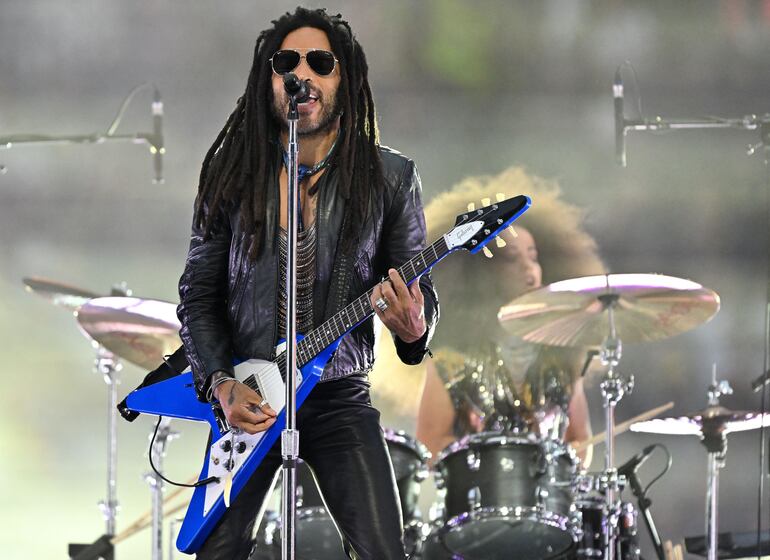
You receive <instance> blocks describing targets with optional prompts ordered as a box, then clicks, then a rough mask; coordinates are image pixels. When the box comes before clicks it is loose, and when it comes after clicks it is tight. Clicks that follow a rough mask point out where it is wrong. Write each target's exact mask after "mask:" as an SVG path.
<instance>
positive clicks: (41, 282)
mask: <svg viewBox="0 0 770 560" xmlns="http://www.w3.org/2000/svg"><path fill="white" fill-rule="evenodd" d="M22 282H24V286H25V289H26V290H27V291H28V292H30V293H33V294H37V295H39V296H41V297H44V298H45V299H47V300H49V301H50V302H51V303H53V304H54V305H58V306H59V307H64V308H66V309H70V310H73V311H74V310H75V309H77V308H78V307H80V306H81V305H83V304H84V303H85V302H87V301H88V300H90V299H93V298H98V297H99V294H95V293H94V292H89V291H88V290H82V289H80V288H76V287H75V286H70V285H69V284H63V283H61V282H56V281H55V280H49V279H47V278H40V277H35V276H33V277H32V278H24V279H22Z"/></svg>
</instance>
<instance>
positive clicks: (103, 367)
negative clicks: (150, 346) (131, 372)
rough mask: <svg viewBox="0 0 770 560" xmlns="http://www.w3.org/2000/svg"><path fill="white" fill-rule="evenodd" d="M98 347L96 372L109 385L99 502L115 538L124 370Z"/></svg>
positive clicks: (104, 350) (110, 355)
mask: <svg viewBox="0 0 770 560" xmlns="http://www.w3.org/2000/svg"><path fill="white" fill-rule="evenodd" d="M93 344H94V346H95V347H96V361H95V362H94V371H95V372H96V373H100V374H102V376H103V377H104V382H105V383H106V384H107V418H108V420H107V424H108V425H107V499H106V500H101V501H100V502H99V509H100V510H101V512H102V515H103V516H104V521H105V523H106V530H105V534H106V535H108V536H110V537H114V536H115V524H116V517H117V515H118V509H119V506H118V496H117V484H116V479H117V465H118V430H117V428H118V423H117V421H118V385H119V384H120V378H119V376H118V372H120V370H121V369H123V364H121V363H120V361H119V360H117V359H116V358H115V355H114V354H113V353H112V352H110V351H109V350H107V349H106V348H104V347H103V346H101V345H100V344H98V343H96V342H93Z"/></svg>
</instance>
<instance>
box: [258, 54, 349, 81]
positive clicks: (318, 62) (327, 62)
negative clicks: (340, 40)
mask: <svg viewBox="0 0 770 560" xmlns="http://www.w3.org/2000/svg"><path fill="white" fill-rule="evenodd" d="M303 58H304V59H305V60H306V61H307V65H308V66H310V69H311V70H312V71H313V72H315V73H316V74H318V75H319V76H328V75H329V74H331V73H332V72H334V67H335V66H336V64H337V62H338V61H337V59H336V58H335V57H334V54H333V53H330V52H329V51H324V50H321V49H309V50H308V51H307V52H306V53H305V54H301V53H300V52H299V51H297V50H293V49H283V50H280V51H277V52H276V53H275V54H274V55H273V56H271V57H270V64H271V66H272V67H273V72H275V73H276V74H278V75H279V76H283V75H284V74H286V73H287V72H291V71H292V70H294V69H295V68H296V67H297V66H299V63H300V61H301V60H302V59H303Z"/></svg>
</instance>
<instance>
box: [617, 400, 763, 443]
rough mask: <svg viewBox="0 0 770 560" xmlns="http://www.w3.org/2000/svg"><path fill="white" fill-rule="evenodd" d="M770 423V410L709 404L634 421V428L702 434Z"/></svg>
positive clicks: (667, 432) (693, 434)
mask: <svg viewBox="0 0 770 560" xmlns="http://www.w3.org/2000/svg"><path fill="white" fill-rule="evenodd" d="M763 425H764V426H765V427H767V426H770V414H765V415H764V416H763V415H762V413H760V412H750V411H733V410H729V409H727V408H724V407H722V406H709V407H706V408H704V409H703V410H702V411H700V412H695V413H693V414H688V415H686V416H679V417H676V418H655V419H653V420H646V421H644V422H636V423H635V424H632V425H631V431H632V432H644V433H648V434H667V435H687V436H699V435H704V434H709V433H710V434H715V435H718V434H724V435H727V434H729V433H732V432H745V431H747V430H756V429H758V428H761V427H762V426H763Z"/></svg>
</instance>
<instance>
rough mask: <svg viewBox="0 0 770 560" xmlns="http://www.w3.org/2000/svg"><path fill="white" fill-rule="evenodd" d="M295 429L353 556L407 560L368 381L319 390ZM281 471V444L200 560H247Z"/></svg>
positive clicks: (345, 382) (211, 538) (350, 380)
mask: <svg viewBox="0 0 770 560" xmlns="http://www.w3.org/2000/svg"><path fill="white" fill-rule="evenodd" d="M297 429H298V430H299V437H300V444H299V455H300V457H301V458H302V459H303V460H304V461H305V462H306V463H307V464H308V465H309V466H310V467H311V468H312V470H313V473H314V474H315V477H316V480H317V482H318V486H319V488H320V490H321V493H322V494H323V497H324V500H325V502H326V506H327V508H328V511H329V513H330V514H331V515H332V517H333V518H334V520H335V522H336V524H337V527H338V528H339V530H340V532H341V533H342V539H343V545H344V547H345V551H346V552H347V553H348V556H349V557H350V558H352V559H375V558H376V559H377V560H391V559H398V560H403V559H404V545H403V529H402V521H401V506H400V504H399V501H398V496H397V489H396V482H395V477H394V475H393V467H392V465H391V462H390V457H389V455H388V451H387V446H386V443H385V438H384V436H383V433H382V429H381V428H380V413H379V411H377V409H375V408H374V407H372V404H371V400H370V398H369V382H368V381H367V378H366V375H363V374H362V375H353V376H350V377H345V378H342V379H337V380H334V381H328V382H324V383H319V384H318V385H316V386H315V388H314V389H313V391H312V392H311V393H310V395H309V396H308V398H307V399H306V400H305V403H304V404H303V405H302V407H300V408H299V409H298V410H297ZM280 466H281V448H280V438H279V440H278V441H277V442H276V444H275V445H274V446H273V448H272V449H271V450H270V452H269V453H268V454H267V455H266V456H265V458H264V460H263V461H262V462H261V463H260V465H259V467H257V470H256V471H254V474H253V475H252V476H251V479H250V480H249V482H248V483H247V484H246V486H245V487H244V488H243V490H241V492H240V493H239V494H238V496H237V497H236V498H235V500H234V501H233V503H232V504H231V506H230V508H228V510H227V511H226V512H225V514H224V516H223V517H222V519H221V520H220V522H219V524H218V525H217V526H216V527H215V528H214V530H213V532H212V533H211V535H210V536H209V538H208V539H207V540H206V542H205V543H204V545H203V547H202V548H201V549H200V551H199V552H198V555H197V557H196V558H197V559H198V560H225V559H226V560H246V559H247V558H248V556H249V554H250V552H251V547H252V545H253V541H252V532H253V529H254V522H255V520H256V517H257V514H258V512H259V510H260V507H261V506H262V503H263V502H264V500H265V498H266V494H267V492H268V490H269V489H270V487H271V485H272V482H273V478H274V475H275V472H276V470H277V469H278V468H279V467H280ZM298 530H301V529H300V528H298Z"/></svg>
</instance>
